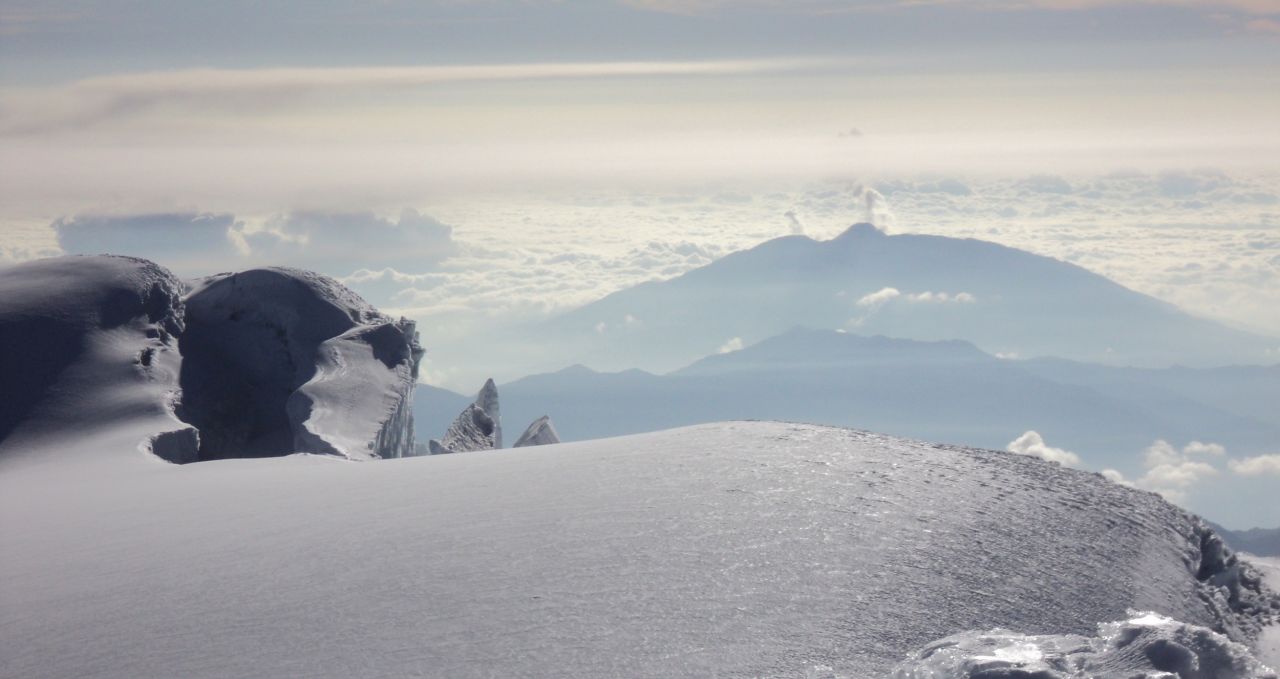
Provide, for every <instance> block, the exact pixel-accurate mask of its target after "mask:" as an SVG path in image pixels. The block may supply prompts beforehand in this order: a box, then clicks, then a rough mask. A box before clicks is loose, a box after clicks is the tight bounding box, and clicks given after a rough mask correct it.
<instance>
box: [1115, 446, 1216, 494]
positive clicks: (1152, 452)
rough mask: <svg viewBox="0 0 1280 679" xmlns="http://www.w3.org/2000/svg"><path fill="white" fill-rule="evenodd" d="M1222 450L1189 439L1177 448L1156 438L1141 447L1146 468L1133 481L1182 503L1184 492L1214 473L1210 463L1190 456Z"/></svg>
mask: <svg viewBox="0 0 1280 679" xmlns="http://www.w3.org/2000/svg"><path fill="white" fill-rule="evenodd" d="M1225 453H1226V449H1225V448H1224V447H1223V446H1221V445H1219V444H1217V443H1203V442H1201V441H1192V442H1190V443H1188V444H1187V445H1185V446H1183V447H1182V449H1181V450H1178V449H1177V448H1175V447H1174V446H1173V444H1171V443H1169V442H1168V441H1165V440H1163V439H1158V440H1156V441H1153V442H1152V444H1151V445H1150V446H1148V447H1147V449H1146V450H1145V451H1143V457H1142V460H1143V466H1144V467H1145V468H1146V472H1145V473H1144V474H1143V475H1142V476H1141V477H1140V478H1139V479H1138V480H1137V482H1136V483H1135V484H1134V485H1136V486H1137V487H1139V488H1143V489H1146V490H1151V491H1155V492H1157V493H1159V494H1161V495H1162V496H1164V497H1165V499H1167V500H1169V501H1170V502H1175V503H1184V502H1186V499H1187V494H1188V493H1189V492H1190V490H1191V489H1192V488H1194V487H1195V486H1196V485H1197V484H1198V483H1199V482H1200V481H1201V480H1203V479H1206V478H1209V477H1212V476H1216V475H1217V474H1218V470H1217V469H1216V468H1214V466H1213V465H1212V464H1209V463H1208V462H1200V461H1197V460H1194V459H1192V458H1193V456H1197V455H1208V456H1211V457H1221V456H1222V455H1224V454H1225Z"/></svg>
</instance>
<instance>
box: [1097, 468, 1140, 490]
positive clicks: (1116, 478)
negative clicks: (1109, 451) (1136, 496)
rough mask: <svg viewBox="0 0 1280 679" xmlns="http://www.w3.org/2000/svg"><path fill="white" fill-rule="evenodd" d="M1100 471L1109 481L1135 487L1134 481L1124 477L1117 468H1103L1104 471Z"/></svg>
mask: <svg viewBox="0 0 1280 679" xmlns="http://www.w3.org/2000/svg"><path fill="white" fill-rule="evenodd" d="M1098 473H1099V474H1102V477H1103V478H1105V479H1106V480H1108V481H1110V482H1112V483H1115V484H1118V485H1121V486H1125V487H1126V488H1133V482H1132V481H1130V480H1128V479H1126V478H1125V477H1124V474H1121V473H1120V472H1118V471H1116V470H1114V469H1103V470H1102V471H1100V472H1098Z"/></svg>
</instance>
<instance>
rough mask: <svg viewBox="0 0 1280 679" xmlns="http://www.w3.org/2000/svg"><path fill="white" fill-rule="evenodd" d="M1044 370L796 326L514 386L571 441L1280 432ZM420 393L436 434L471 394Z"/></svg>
mask: <svg viewBox="0 0 1280 679" xmlns="http://www.w3.org/2000/svg"><path fill="white" fill-rule="evenodd" d="M1037 365H1039V364H1038V363H1036V362H1024V361H1009V360H1001V359H997V358H995V357H993V356H990V355H988V354H985V353H983V352H981V351H980V350H978V349H977V348H975V347H973V345H971V344H969V343H966V342H960V341H947V342H919V341H914V340H902V339H894V338H887V337H882V336H881V337H863V336H859V335H855V334H852V333H837V332H832V331H823V330H807V329H793V330H791V331H789V332H787V333H784V334H782V335H779V336H777V337H773V338H769V339H767V340H764V341H762V342H760V343H758V344H755V345H752V346H749V347H746V348H744V349H742V350H739V351H733V352H729V353H724V354H716V355H712V356H708V357H705V358H702V359H700V360H698V361H695V362H693V363H692V364H690V365H688V366H686V367H684V368H681V369H679V370H676V371H673V372H671V373H668V374H665V375H655V374H652V373H647V372H644V371H640V370H628V371H623V372H619V373H602V372H596V371H593V370H591V369H589V368H586V367H584V366H573V367H570V368H566V369H564V370H561V371H557V372H554V373H547V374H542V375H532V376H528V377H525V378H521V379H519V380H515V381H513V382H511V383H509V384H505V385H502V392H503V398H504V403H505V404H506V407H507V408H508V412H510V413H512V418H513V419H514V420H515V421H524V420H525V419H527V418H529V417H536V415H533V414H532V413H533V411H534V410H539V409H541V410H542V411H545V412H547V413H550V414H551V415H552V417H553V418H555V420H556V424H557V428H558V429H559V430H560V432H561V434H562V435H563V436H564V437H566V438H567V439H569V440H581V439H585V438H593V437H599V436H613V435H620V434H627V433H638V432H642V431H647V430H648V431H651V430H656V429H662V428H667V427H671V426H682V425H686V424H695V423H698V422H709V421H717V420H723V419H787V420H796V421H807V422H818V423H826V424H834V425H841V426H855V427H859V428H865V429H872V430H877V431H887V432H891V433H895V434H899V435H904V436H912V437H915V438H923V439H928V440H945V441H953V442H963V443H967V444H970V445H981V446H985V447H997V448H998V447H1003V446H1004V444H1006V443H1007V442H1008V441H1010V440H1012V439H1013V438H1014V437H1016V436H1017V435H1018V434H1021V433H1022V432H1023V431H1025V430H1027V429H1035V430H1037V431H1039V432H1041V433H1042V434H1044V435H1045V436H1046V437H1047V438H1049V440H1051V441H1055V442H1061V445H1064V446H1068V447H1071V448H1072V449H1073V450H1076V451H1077V452H1081V453H1082V454H1084V455H1086V457H1091V458H1092V459H1093V461H1095V462H1097V463H1100V464H1101V463H1105V464H1107V465H1121V466H1123V464H1125V463H1126V461H1125V460H1121V459H1120V457H1121V456H1132V455H1133V454H1134V453H1136V452H1137V451H1139V450H1141V448H1142V447H1144V446H1146V445H1148V444H1150V443H1151V441H1152V440H1154V439H1155V438H1160V437H1166V438H1170V439H1173V440H1191V439H1197V438H1207V439H1211V440H1214V441H1218V442H1221V443H1224V444H1225V445H1228V446H1230V447H1231V448H1232V450H1233V451H1236V452H1240V453H1247V452H1267V450H1268V449H1269V447H1270V446H1271V445H1272V444H1273V442H1274V441H1275V440H1276V439H1277V438H1278V437H1280V425H1278V424H1275V423H1272V422H1266V421H1261V420H1258V419H1256V418H1253V417H1250V416H1248V415H1246V414H1242V413H1240V412H1233V411H1230V410H1227V409H1226V408H1225V406H1228V405H1230V403H1229V402H1228V403H1224V402H1222V401H1221V399H1219V400H1217V401H1215V402H1213V403H1205V402H1201V401H1196V400H1193V399H1192V398H1190V397H1189V396H1186V395H1184V394H1183V393H1180V392H1175V391H1172V390H1162V389H1161V388H1160V387H1158V386H1151V387H1149V388H1147V389H1146V391H1145V392H1144V393H1143V394H1142V396H1143V398H1136V397H1131V396H1129V395H1126V394H1125V393H1115V392H1116V390H1115V389H1111V390H1108V389H1107V387H1108V385H1109V383H1108V382H1106V381H1098V383H1097V384H1095V382H1094V381H1091V380H1089V379H1086V378H1087V377H1088V376H1089V375H1090V374H1091V373H1090V372H1089V371H1087V370H1081V371H1079V372H1078V374H1076V376H1075V377H1076V379H1074V380H1072V381H1070V382H1059V381H1057V380H1055V379H1050V378H1049V377H1045V376H1043V375H1042V374H1041V371H1039V370H1037V369H1034V368H1035V366H1037ZM1086 367H1090V368H1091V366H1086ZM1098 370H1099V371H1100V374H1103V375H1107V374H1110V373H1109V372H1108V371H1109V370H1110V369H1108V368H1105V367H1098ZM1259 370H1262V371H1264V372H1265V373H1266V374H1268V375H1269V374H1270V369H1268V368H1260V369H1259ZM1160 373H1161V371H1149V372H1147V373H1144V374H1150V375H1155V376H1157V377H1158V376H1159V374H1160ZM1220 374H1227V373H1219V372H1216V371H1210V372H1205V373H1203V379H1202V381H1204V382H1211V381H1212V380H1213V379H1214V378H1215V377H1216V376H1218V375H1220ZM1229 375H1233V376H1234V375H1247V369H1245V368H1240V369H1238V370H1235V371H1232V372H1231V373H1229ZM1153 379H1155V378H1153ZM1229 386H1230V385H1229V384H1228V385H1227V387H1229ZM1227 387H1221V386H1220V387H1219V390H1227ZM1152 393H1158V394H1159V395H1160V399H1158V400H1154V399H1152V398H1151V396H1152ZM419 399H421V400H420V401H419V403H418V405H417V411H416V412H417V418H418V421H419V422H420V423H421V424H420V426H421V427H424V428H432V429H431V431H434V429H439V428H440V427H441V424H442V422H445V421H446V420H447V418H448V417H450V414H451V413H453V412H456V410H457V408H458V407H459V404H465V399H464V397H462V396H459V395H456V394H451V393H449V392H446V391H444V390H438V389H433V388H429V387H424V388H423V389H422V391H421V392H420V396H419ZM428 404H430V405H428ZM445 426H447V422H445Z"/></svg>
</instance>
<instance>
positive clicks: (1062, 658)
mask: <svg viewBox="0 0 1280 679" xmlns="http://www.w3.org/2000/svg"><path fill="white" fill-rule="evenodd" d="M893 677H894V679H980V678H988V677H1024V678H1025V679H1086V678H1091V679H1135V678H1138V679H1160V678H1167V679H1275V677H1276V673H1275V672H1274V671H1273V670H1271V669H1270V668H1268V667H1266V666H1265V665H1263V664H1262V663H1260V662H1258V660H1257V659H1255V658H1254V657H1253V655H1252V654H1251V653H1250V652H1249V649H1248V647H1247V646H1245V645H1243V644H1239V643H1236V642H1233V641H1231V640H1230V639H1228V638H1227V637H1225V636H1223V635H1221V634H1218V633H1217V632H1214V631H1212V630H1210V629H1207V628H1204V627H1199V626H1197V625H1189V624H1185V623H1181V622H1178V621H1177V620H1174V619H1172V618H1169V617H1166V616H1163V615H1160V614H1157V613H1152V612H1136V611H1130V612H1129V619H1128V620H1124V621H1121V622H1108V623H1102V624H1100V625H1098V634H1097V636H1095V637H1084V636H1080V635H1075V634H1063V635H1054V634H1046V635H1035V636H1030V635H1025V634H1019V633H1016V632H1010V631H1008V630H999V629H998V630H993V631H990V632H962V633H960V634H956V635H953V636H950V637H947V638H946V639H942V640H941V641H937V642H935V643H932V644H930V645H928V646H926V647H925V648H924V649H923V650H921V651H918V652H917V653H915V654H914V655H913V656H912V657H911V658H910V659H909V660H907V661H906V662H905V663H903V664H902V665H900V666H899V667H898V668H897V669H896V670H895V671H894V673H893Z"/></svg>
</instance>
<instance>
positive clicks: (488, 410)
mask: <svg viewBox="0 0 1280 679" xmlns="http://www.w3.org/2000/svg"><path fill="white" fill-rule="evenodd" d="M476 405H477V406H480V409H481V410H483V411H484V412H485V414H486V415H488V416H489V419H491V420H493V447H494V448H501V447H502V409H501V408H500V407H499V405H498V385H496V384H494V383H493V378H492V377H490V378H489V379H487V380H485V382H484V386H483V387H481V388H480V393H479V394H477V395H476Z"/></svg>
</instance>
